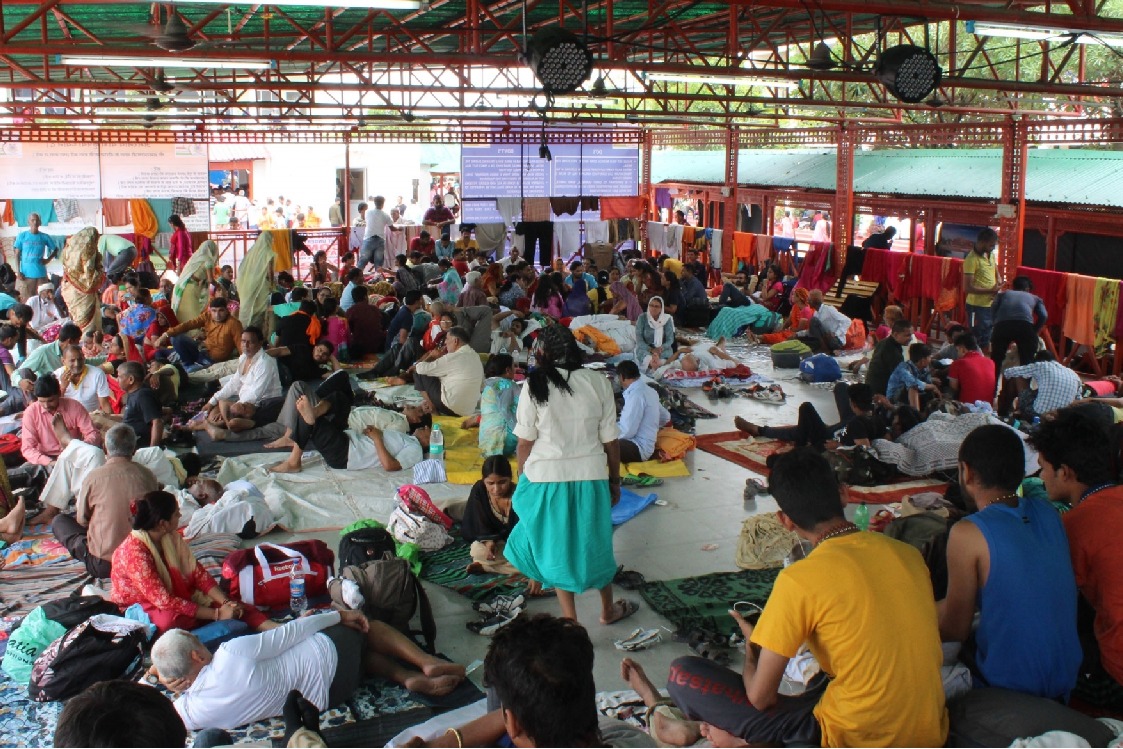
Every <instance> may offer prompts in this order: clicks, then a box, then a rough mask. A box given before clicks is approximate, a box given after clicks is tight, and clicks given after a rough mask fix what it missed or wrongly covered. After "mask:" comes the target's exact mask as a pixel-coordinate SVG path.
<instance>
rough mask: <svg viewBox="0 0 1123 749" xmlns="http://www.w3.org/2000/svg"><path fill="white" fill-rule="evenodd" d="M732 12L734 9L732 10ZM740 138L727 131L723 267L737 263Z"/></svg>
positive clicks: (733, 132) (735, 133)
mask: <svg viewBox="0 0 1123 749" xmlns="http://www.w3.org/2000/svg"><path fill="white" fill-rule="evenodd" d="M730 10H731V12H732V9H730ZM740 145H741V143H740V138H739V137H738V133H737V128H735V127H731V128H729V129H728V130H726V131H725V187H724V189H723V190H722V195H723V196H724V200H723V201H722V226H721V228H722V235H721V237H722V241H721V264H722V267H723V268H725V267H729V268H736V267H737V263H736V261H733V262H727V260H726V258H729V259H730V260H732V258H733V232H735V231H736V230H737V213H738V211H739V210H740V209H739V206H738V205H737V157H738V149H739V148H740Z"/></svg>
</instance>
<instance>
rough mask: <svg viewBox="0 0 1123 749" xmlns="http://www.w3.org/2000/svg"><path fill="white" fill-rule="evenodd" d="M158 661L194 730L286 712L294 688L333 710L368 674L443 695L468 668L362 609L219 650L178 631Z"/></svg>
mask: <svg viewBox="0 0 1123 749" xmlns="http://www.w3.org/2000/svg"><path fill="white" fill-rule="evenodd" d="M152 662H153V665H155V667H156V669H157V671H158V672H159V674H160V680H161V681H162V682H163V683H164V684H165V685H166V686H167V687H168V688H169V689H171V690H172V691H175V692H179V693H180V697H179V698H178V699H177V700H176V702H175V708H176V711H177V712H178V713H179V714H180V716H181V717H182V718H183V723H184V725H185V726H187V728H188V729H190V730H197V729H201V728H235V727H237V726H241V725H244V724H246V723H253V722H255V721H259V720H264V719H266V718H271V717H274V716H277V715H281V713H282V711H283V710H284V706H285V700H286V698H287V697H288V694H289V692H290V691H292V690H293V689H297V690H299V691H300V693H301V694H303V695H304V696H305V697H306V698H307V699H308V701H309V702H311V703H312V704H314V705H315V706H316V707H318V708H320V709H321V710H327V709H328V708H330V707H334V706H336V705H340V704H342V703H343V702H344V701H346V700H347V699H348V698H350V696H351V694H352V693H353V692H354V691H355V689H357V688H358V687H359V685H360V684H361V683H362V681H363V678H364V677H365V676H380V677H382V678H385V679H390V680H391V681H394V682H397V683H398V684H401V685H402V686H404V687H405V688H406V689H409V690H410V691H414V692H418V693H420V694H426V695H432V696H440V695H444V694H448V693H449V692H451V691H452V690H454V689H455V688H456V686H457V685H458V684H460V682H461V681H463V680H464V673H465V672H464V667H463V666H461V665H458V664H456V663H449V662H448V661H443V660H441V659H440V658H437V657H436V656H432V655H428V654H427V653H425V652H423V651H422V650H421V649H420V648H419V647H417V645H415V644H414V643H413V642H411V641H410V640H409V638H407V637H406V636H405V635H403V634H402V633H401V632H399V631H398V630H396V629H394V628H393V627H391V626H390V625H389V624H385V623H383V622H378V621H370V620H368V619H367V618H366V617H365V616H363V615H362V613H360V612H358V611H332V612H330V613H326V614H314V615H312V616H304V617H300V618H299V619H294V620H293V621H290V622H288V623H286V624H284V625H282V626H280V627H277V628H276V629H272V630H269V631H267V632H261V633H258V634H253V635H246V636H243V637H239V638H237V639H235V640H231V641H229V642H227V643H224V644H223V645H221V646H220V647H219V648H218V651H217V652H215V653H214V654H213V655H212V654H211V652H210V651H209V650H207V648H206V647H205V646H204V645H203V644H202V643H201V642H200V641H199V639H198V638H197V637H195V635H193V634H191V633H190V632H186V631H184V630H182V629H173V630H169V631H168V632H166V633H165V634H164V635H163V636H161V637H160V639H159V640H157V641H156V644H155V645H153V646H152ZM402 664H408V665H402Z"/></svg>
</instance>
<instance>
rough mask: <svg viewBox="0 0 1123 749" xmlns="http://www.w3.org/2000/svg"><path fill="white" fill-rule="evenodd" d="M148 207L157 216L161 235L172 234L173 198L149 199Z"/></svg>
mask: <svg viewBox="0 0 1123 749" xmlns="http://www.w3.org/2000/svg"><path fill="white" fill-rule="evenodd" d="M148 207H149V208H151V209H152V213H153V214H154V215H155V216H156V225H157V226H158V227H159V231H160V232H161V233H165V232H166V233H168V234H171V233H172V232H173V231H175V228H174V227H173V226H172V225H171V224H170V223H168V217H169V216H171V215H172V214H173V213H174V212H175V211H173V210H172V199H171V198H149V199H148ZM242 228H243V229H248V228H249V227H248V226H243V227H242Z"/></svg>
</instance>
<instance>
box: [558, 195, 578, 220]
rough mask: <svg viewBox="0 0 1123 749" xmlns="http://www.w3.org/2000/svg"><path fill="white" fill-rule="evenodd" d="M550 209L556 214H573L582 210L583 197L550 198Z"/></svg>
mask: <svg viewBox="0 0 1123 749" xmlns="http://www.w3.org/2000/svg"><path fill="white" fill-rule="evenodd" d="M550 210H552V211H553V212H554V215H555V216H572V215H573V214H575V213H577V211H579V210H581V198H550Z"/></svg>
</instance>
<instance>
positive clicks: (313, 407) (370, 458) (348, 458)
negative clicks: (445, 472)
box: [267, 372, 432, 473]
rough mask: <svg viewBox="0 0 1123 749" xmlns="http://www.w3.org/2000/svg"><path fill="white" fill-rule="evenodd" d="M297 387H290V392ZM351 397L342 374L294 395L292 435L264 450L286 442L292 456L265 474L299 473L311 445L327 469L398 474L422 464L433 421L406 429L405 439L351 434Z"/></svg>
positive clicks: (373, 432)
mask: <svg viewBox="0 0 1123 749" xmlns="http://www.w3.org/2000/svg"><path fill="white" fill-rule="evenodd" d="M300 384H302V383H296V384H294V385H293V390H294V391H295V390H296V388H297V385H300ZM291 395H292V394H291V393H290V396H291ZM353 398H354V396H353V394H352V391H351V384H350V382H349V381H348V379H347V375H346V373H344V372H340V373H338V374H337V375H335V376H333V377H329V378H328V379H327V380H325V381H324V383H323V384H322V385H321V386H320V387H319V388H318V389H317V390H316V392H315V393H311V392H302V393H299V394H297V395H296V399H295V401H294V407H295V410H296V412H297V418H296V422H295V424H292V425H291V426H292V431H291V434H290V436H289V437H287V438H282V439H280V440H277V441H276V442H272V443H270V444H269V445H267V447H269V446H277V447H280V446H284V444H285V442H286V441H287V442H288V443H290V444H291V446H292V452H291V453H290V454H289V457H288V458H287V459H286V460H284V461H282V462H281V463H278V464H277V465H274V466H272V467H271V468H270V469H269V470H270V471H273V472H274V473H298V472H299V471H300V470H301V459H302V457H303V455H304V450H305V448H306V447H308V445H309V444H311V445H312V447H314V448H315V449H316V450H318V451H319V453H320V455H322V456H323V458H324V462H325V463H327V464H328V466H329V467H331V468H336V469H340V468H344V469H347V470H350V471H358V470H362V469H364V468H374V467H375V466H376V465H379V466H381V467H382V469H383V470H385V471H400V470H404V469H407V468H412V467H413V466H414V465H416V464H417V463H420V462H421V461H422V460H423V459H424V457H425V450H427V449H428V448H429V434H430V430H431V428H432V417H431V416H429V415H428V414H426V415H425V416H423V417H422V418H421V420H420V421H418V422H417V423H413V424H410V434H408V435H407V434H402V433H401V432H395V431H383V430H380V429H378V428H377V427H373V426H368V427H366V428H365V429H363V431H362V432H355V431H352V430H350V429H347V428H346V427H347V415H348V414H349V413H350V411H351V403H352V401H353ZM282 415H284V414H282Z"/></svg>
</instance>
